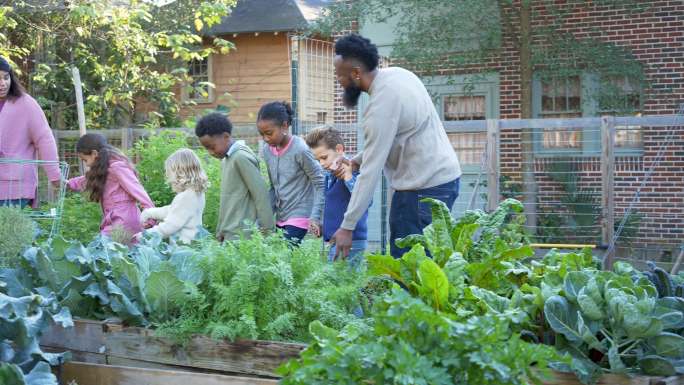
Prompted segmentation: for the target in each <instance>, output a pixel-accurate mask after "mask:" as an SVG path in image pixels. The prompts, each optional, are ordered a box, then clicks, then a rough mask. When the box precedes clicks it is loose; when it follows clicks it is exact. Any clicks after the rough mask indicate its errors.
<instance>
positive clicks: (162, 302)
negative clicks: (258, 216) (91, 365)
mask: <svg viewBox="0 0 684 385" xmlns="http://www.w3.org/2000/svg"><path fill="white" fill-rule="evenodd" d="M197 253H198V252H197V251H195V250H193V249H191V248H189V247H186V246H181V245H168V244H166V243H163V242H161V240H160V239H159V237H158V236H156V235H151V236H150V237H148V238H145V239H143V240H142V241H141V242H140V243H139V244H138V245H137V246H136V247H133V248H128V247H126V246H124V245H121V244H119V243H116V242H113V241H111V240H109V239H107V238H105V237H98V238H96V239H95V240H94V241H93V242H91V243H90V244H89V245H88V246H87V247H85V246H83V245H82V244H80V243H78V242H66V241H64V240H63V239H55V240H54V241H53V242H52V244H51V245H49V246H46V247H42V248H40V247H34V248H31V249H29V250H27V252H26V253H25V259H26V261H27V263H28V267H30V271H31V274H32V275H33V277H34V279H35V281H36V284H37V285H38V286H40V285H47V286H48V287H49V288H50V289H51V290H53V291H54V292H55V293H57V297H58V299H59V300H60V301H61V303H62V304H63V305H65V306H69V307H70V308H71V309H73V311H74V313H75V314H76V315H78V316H80V317H86V318H97V319H104V318H110V317H117V318H119V319H121V320H123V321H125V322H127V323H129V324H132V325H147V324H149V322H150V321H154V322H160V321H166V320H168V319H170V318H172V317H174V316H176V315H178V313H179V310H180V307H181V304H182V303H183V302H184V301H185V300H187V299H188V298H189V295H188V292H189V291H191V290H192V289H193V287H194V285H195V284H197V283H199V282H201V280H202V279H203V276H202V274H201V273H198V267H197V264H198V262H197V259H198V258H199V256H198V254H197ZM180 277H182V278H188V277H191V278H192V279H189V280H188V281H187V282H185V283H184V282H183V281H182V280H181V278H180ZM186 288H187V289H186ZM177 289H180V290H177Z"/></svg>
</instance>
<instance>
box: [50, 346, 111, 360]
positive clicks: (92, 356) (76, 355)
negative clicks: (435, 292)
mask: <svg viewBox="0 0 684 385" xmlns="http://www.w3.org/2000/svg"><path fill="white" fill-rule="evenodd" d="M41 349H43V351H44V352H48V353H64V352H65V351H68V352H69V353H71V359H70V360H69V361H70V362H71V361H75V362H87V363H90V364H106V363H107V355H105V354H100V353H90V352H82V351H79V350H65V349H60V348H53V347H49V346H41Z"/></svg>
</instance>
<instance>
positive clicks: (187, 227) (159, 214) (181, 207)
mask: <svg viewBox="0 0 684 385" xmlns="http://www.w3.org/2000/svg"><path fill="white" fill-rule="evenodd" d="M204 203H205V201H204V193H198V192H196V191H194V190H185V191H183V192H181V193H179V194H177V195H176V196H175V197H174V198H173V201H172V202H171V204H170V205H168V206H164V207H154V208H149V209H146V210H144V211H143V212H142V215H141V220H142V221H143V222H146V221H147V220H148V219H156V220H159V221H161V222H160V223H159V224H157V225H156V226H154V227H152V228H151V229H150V230H149V231H156V232H158V233H159V234H161V236H162V238H168V237H171V236H174V235H175V236H177V237H178V240H179V241H181V242H185V243H190V242H191V241H192V240H193V239H195V235H197V231H198V230H199V228H200V226H202V213H203V212H204Z"/></svg>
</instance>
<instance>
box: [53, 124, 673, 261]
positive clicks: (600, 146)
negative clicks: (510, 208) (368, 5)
mask: <svg viewBox="0 0 684 385" xmlns="http://www.w3.org/2000/svg"><path fill="white" fill-rule="evenodd" d="M683 123H684V118H683V117H682V116H654V117H618V118H603V119H601V118H570V119H562V118H561V119H558V118H547V119H530V120H487V121H484V120H471V121H449V122H444V125H445V128H446V130H447V135H448V137H449V140H450V141H451V143H452V145H453V147H454V150H455V151H456V153H457V154H458V156H459V160H460V162H461V168H462V170H463V175H462V177H461V185H460V194H459V198H458V200H457V201H456V204H455V205H454V207H453V213H454V215H455V216H457V217H458V216H460V215H462V213H464V212H465V211H466V210H470V209H485V210H486V209H491V208H492V207H493V205H495V204H496V203H498V202H499V201H500V200H502V199H505V198H516V199H518V200H520V201H521V202H523V204H524V207H525V213H526V216H527V223H526V224H525V227H526V229H527V230H528V232H529V233H530V234H531V235H532V236H533V238H534V240H535V241H536V242H538V243H548V244H551V243H553V244H556V243H562V244H593V245H597V246H599V247H601V246H603V247H604V249H605V247H607V246H609V245H610V244H611V243H612V240H611V239H612V237H613V236H616V231H617V230H618V229H619V230H620V231H619V234H617V236H616V238H615V242H614V243H615V246H616V247H615V253H614V254H615V258H616V259H628V260H631V261H645V260H659V261H660V262H663V263H665V264H667V263H668V262H670V261H672V260H673V259H674V258H676V256H677V255H678V253H679V249H680V247H681V245H682V243H684V240H683V235H684V130H681V129H680V127H681V125H682V124H683ZM334 126H336V127H337V128H338V129H340V130H341V131H343V132H346V133H349V135H348V137H349V138H348V140H349V142H350V143H353V146H350V147H352V148H353V149H354V151H351V152H355V144H356V143H355V141H356V140H357V132H358V130H359V127H358V125H357V124H350V123H337V124H334ZM312 127H313V126H312ZM160 130H165V129H158V130H141V129H125V130H119V129H117V130H103V132H102V133H103V134H104V135H106V136H107V137H108V139H109V141H110V143H112V144H114V145H116V146H120V147H122V148H124V149H126V148H127V147H128V148H130V146H132V145H133V143H135V141H137V140H139V139H141V138H144V137H146V136H148V135H151V134H154V133H155V132H158V131H160ZM172 130H177V131H183V132H186V133H190V137H192V135H191V130H190V129H188V128H178V129H172ZM306 132H307V131H300V134H305V133H306ZM250 133H251V135H250ZM241 135H246V136H247V137H248V141H249V142H250V143H251V144H252V145H253V146H254V147H257V146H258V142H259V138H258V137H257V136H255V135H254V133H253V127H248V128H245V129H244V132H242V134H240V133H239V132H238V133H237V135H236V136H237V137H241ZM77 136H78V134H77V133H76V132H73V131H72V132H69V133H68V134H65V133H64V132H56V137H58V143H59V153H60V159H61V160H63V161H66V162H67V163H68V164H69V166H70V167H71V174H77V173H78V172H79V170H78V162H77V157H76V154H75V150H74V148H75V142H76V140H77ZM607 144H609V145H610V151H608V149H607V148H606V146H607ZM197 145H198V144H197V143H195V144H194V146H197ZM390 193H391V192H390V191H389V186H386V185H385V186H384V189H383V188H382V187H379V188H378V192H377V193H376V195H375V197H374V201H373V205H374V206H373V207H374V208H373V209H372V212H373V216H372V217H371V218H370V219H369V233H370V234H375V233H377V236H376V238H378V241H379V242H380V243H382V242H383V241H382V240H383V239H387V232H388V230H387V229H386V220H383V218H386V215H387V212H388V207H389V204H390V199H391V196H390ZM375 217H377V218H375ZM383 224H384V225H385V226H383Z"/></svg>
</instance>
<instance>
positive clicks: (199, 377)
mask: <svg viewBox="0 0 684 385" xmlns="http://www.w3.org/2000/svg"><path fill="white" fill-rule="evenodd" d="M60 380H62V381H64V382H65V383H69V382H70V381H76V382H77V383H78V384H79V385H139V384H146V385H188V384H193V383H194V384H202V385H276V384H278V381H277V380H269V379H260V378H248V377H238V376H225V375H219V374H205V373H193V372H184V371H175V370H161V369H147V368H134V367H128V366H117V365H101V364H90V363H77V362H72V363H67V364H65V365H64V367H63V369H62V371H61V379H60Z"/></svg>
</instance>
